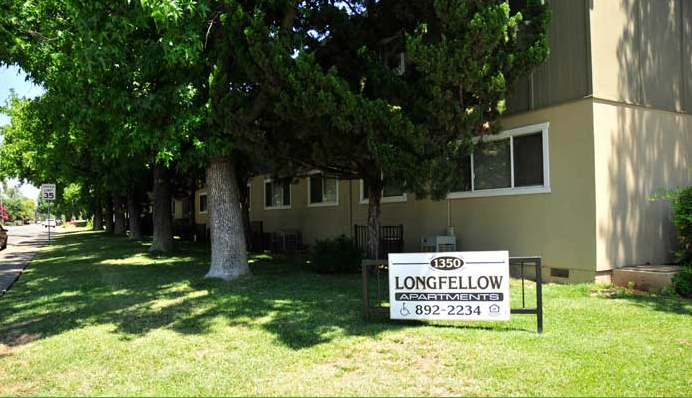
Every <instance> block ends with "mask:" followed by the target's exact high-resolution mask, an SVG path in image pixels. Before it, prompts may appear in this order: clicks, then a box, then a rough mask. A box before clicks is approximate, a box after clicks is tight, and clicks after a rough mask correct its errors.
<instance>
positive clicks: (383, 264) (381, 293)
mask: <svg viewBox="0 0 692 398" xmlns="http://www.w3.org/2000/svg"><path fill="white" fill-rule="evenodd" d="M509 264H510V265H519V266H520V275H519V276H520V277H521V297H522V300H521V307H514V308H511V310H510V313H511V314H530V315H536V333H538V334H541V333H543V279H542V277H541V257H540V256H530V257H510V258H509ZM530 264H533V265H534V266H535V277H534V281H535V284H536V303H535V307H527V303H526V279H530V278H529V277H528V276H527V275H526V273H525V265H530ZM361 271H362V291H361V307H362V315H363V320H364V321H365V322H369V321H370V320H371V318H372V315H373V314H374V313H378V314H382V315H384V314H389V307H388V306H384V305H383V304H384V303H386V302H388V301H389V299H388V298H389V291H388V289H389V288H388V284H385V287H384V288H383V287H382V286H383V284H382V281H383V280H384V281H388V277H387V275H388V272H389V270H388V260H370V259H366V260H363V261H362V262H361ZM383 276H384V277H383ZM371 282H374V284H375V285H376V286H375V288H374V289H371V286H370V285H371ZM373 294H374V297H372V295H373ZM371 304H374V305H371Z"/></svg>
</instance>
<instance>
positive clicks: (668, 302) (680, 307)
mask: <svg viewBox="0 0 692 398" xmlns="http://www.w3.org/2000/svg"><path fill="white" fill-rule="evenodd" d="M603 299H604V300H613V299H620V300H623V299H624V300H627V301H629V302H631V303H632V304H634V305H636V306H637V307H642V308H645V309H647V310H652V311H658V312H667V313H674V314H680V315H688V316H692V300H685V299H682V298H680V297H677V296H662V295H653V294H645V293H639V292H629V291H625V290H623V291H621V292H619V294H617V295H614V296H611V297H605V296H604V297H603Z"/></svg>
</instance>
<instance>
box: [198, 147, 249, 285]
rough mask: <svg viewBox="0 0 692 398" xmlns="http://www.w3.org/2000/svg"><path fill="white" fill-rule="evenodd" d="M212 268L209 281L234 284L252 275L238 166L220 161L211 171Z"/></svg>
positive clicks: (213, 161)
mask: <svg viewBox="0 0 692 398" xmlns="http://www.w3.org/2000/svg"><path fill="white" fill-rule="evenodd" d="M207 195H208V198H209V201H208V204H207V206H208V209H209V226H210V228H211V267H210V268H209V272H208V273H207V275H206V276H205V277H206V278H221V279H224V280H227V281H228V280H232V279H235V278H237V277H239V276H241V275H245V274H248V273H250V267H249V266H248V262H247V248H246V243H245V232H244V230H243V216H242V214H241V209H240V203H239V199H238V184H237V176H236V173H235V166H234V164H233V162H232V161H231V160H230V159H229V158H216V159H213V160H212V161H211V163H210V164H209V166H208V167H207Z"/></svg>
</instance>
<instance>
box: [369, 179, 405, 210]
mask: <svg viewBox="0 0 692 398" xmlns="http://www.w3.org/2000/svg"><path fill="white" fill-rule="evenodd" d="M407 200H408V198H407V196H406V192H404V193H403V194H401V195H398V196H387V197H385V196H384V188H382V198H381V199H380V203H397V202H406V201H407ZM368 203H370V200H369V199H368V198H366V197H365V183H364V182H363V180H360V204H362V205H365V204H368Z"/></svg>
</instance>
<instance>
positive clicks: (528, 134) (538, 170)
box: [447, 123, 550, 199]
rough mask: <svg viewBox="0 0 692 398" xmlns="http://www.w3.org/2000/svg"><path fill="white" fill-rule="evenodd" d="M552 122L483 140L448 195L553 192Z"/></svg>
mask: <svg viewBox="0 0 692 398" xmlns="http://www.w3.org/2000/svg"><path fill="white" fill-rule="evenodd" d="M548 126H549V125H548V123H543V124H539V125H533V126H527V127H521V128H517V129H512V130H507V131H504V132H502V133H500V134H497V135H496V136H494V137H491V138H490V139H488V140H486V141H485V142H480V143H478V144H477V145H476V147H475V148H474V152H473V154H472V155H471V156H469V162H468V166H464V167H462V170H460V178H459V184H458V188H457V190H456V191H455V192H452V193H450V194H449V195H448V196H447V197H448V198H450V199H453V198H467V197H479V196H494V195H515V194H523V193H547V192H550V173H549V170H550V169H549V164H548V163H549V162H548Z"/></svg>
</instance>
